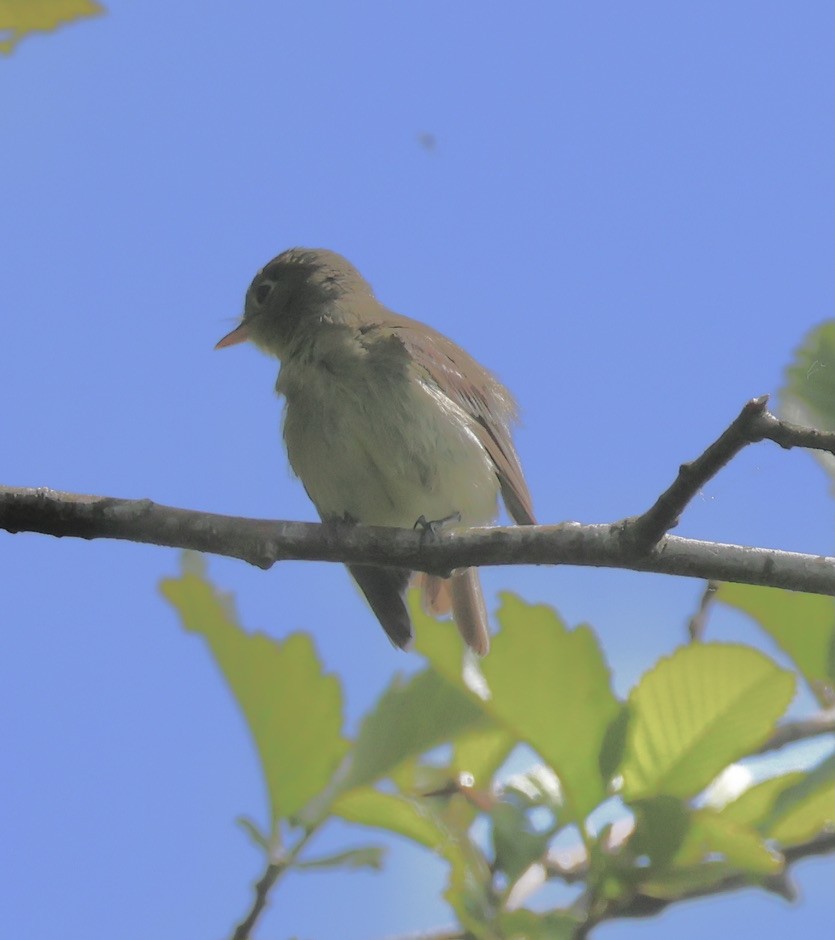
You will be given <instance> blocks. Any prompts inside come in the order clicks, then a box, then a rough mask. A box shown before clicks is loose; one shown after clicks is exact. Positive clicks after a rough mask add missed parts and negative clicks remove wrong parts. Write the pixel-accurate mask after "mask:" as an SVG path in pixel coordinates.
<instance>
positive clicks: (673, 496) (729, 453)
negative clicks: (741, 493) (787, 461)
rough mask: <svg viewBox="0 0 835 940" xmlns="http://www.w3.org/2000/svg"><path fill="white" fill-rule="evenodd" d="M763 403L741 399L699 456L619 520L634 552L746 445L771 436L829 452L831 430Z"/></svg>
mask: <svg viewBox="0 0 835 940" xmlns="http://www.w3.org/2000/svg"><path fill="white" fill-rule="evenodd" d="M767 404H768V395H761V396H760V397H759V398H752V399H751V401H749V402H747V403H746V404H745V406H744V407H743V409H742V411H741V412H740V413H739V415H738V416H737V418H736V419H735V420H734V421H733V422H732V423H731V425H730V426H729V427H728V428H727V430H726V431H724V432H723V433H722V434H721V435H720V436H719V437H718V438H717V439H716V440H715V441H714V442H713V443H712V444H711V445H710V447H708V448H707V450H705V452H704V453H703V454H702V455H701V456H700V457H697V458H696V459H695V460H693V461H691V462H690V463H685V464H682V465H681V467H680V469H679V472H678V476H677V477H676V479H675V480H674V481H673V483H672V484H671V485H670V486H669V487H668V489H667V490H665V492H663V493H662V494H661V496H659V497H658V499H657V500H656V502H655V504H654V505H653V506H652V507H651V508H650V509H648V510H647V511H646V512H645V513H643V514H642V515H640V516H635V517H633V518H631V519H627V520H626V521H625V522H624V526H623V538H624V540H625V541H627V542H628V543H629V544H630V545H631V546H632V548H633V550H634V551H636V552H639V553H641V552H649V551H650V550H651V549H652V548H653V546H655V545H657V544H658V542H659V541H660V540H661V538H662V537H663V535H664V533H665V532H669V531H670V529H674V528H675V527H676V526H677V525H678V521H679V518H680V517H681V514H682V512H684V509H685V508H686V506H687V505H688V504H689V503H690V501H691V500H692V499H693V497H694V496H695V495H696V494H697V493H698V492H699V491H700V490H701V489H702V487H704V485H705V484H706V483H707V482H708V480H710V479H712V478H713V477H714V476H716V474H717V473H718V472H719V471H720V470H721V469H722V468H723V467H724V466H725V465H726V464H727V463H728V462H729V461H731V460H732V459H733V458H734V457H735V456H736V455H737V454H738V453H739V452H740V451H741V450H742V449H743V448H744V447H747V446H748V445H749V444H754V443H756V442H757V441H762V440H771V441H774V442H775V443H776V444H779V445H780V446H781V447H785V448H791V447H807V448H811V449H812V450H824V451H828V452H829V453H831V454H835V434H833V433H829V432H825V431H817V430H815V429H814V428H805V427H800V426H799V425H796V424H790V423H789V422H787V421H781V420H780V419H779V418H777V417H775V416H774V415H773V414H771V413H770V412H769V411H766V405H767Z"/></svg>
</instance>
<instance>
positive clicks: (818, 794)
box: [764, 754, 835, 845]
mask: <svg viewBox="0 0 835 940" xmlns="http://www.w3.org/2000/svg"><path fill="white" fill-rule="evenodd" d="M764 825H765V828H766V832H767V834H768V835H769V836H770V837H771V838H772V839H776V840H777V841H778V842H780V843H781V844H783V845H794V844H797V843H798V842H805V841H806V840H807V839H811V838H812V837H813V836H816V835H818V834H819V833H820V832H823V831H824V830H825V829H832V828H833V827H835V754H831V755H830V756H829V757H827V758H826V760H824V761H822V762H821V763H820V764H818V766H817V767H815V768H813V769H812V770H811V771H809V772H807V773H805V774H803V775H802V777H801V779H800V780H798V781H796V782H795V783H792V784H791V785H790V786H788V787H786V788H785V789H784V790H783V791H782V792H781V793H780V794H779V795H778V796H777V799H776V800H775V801H774V805H773V807H772V809H771V813H770V814H769V816H768V818H767V819H766V821H765V823H764Z"/></svg>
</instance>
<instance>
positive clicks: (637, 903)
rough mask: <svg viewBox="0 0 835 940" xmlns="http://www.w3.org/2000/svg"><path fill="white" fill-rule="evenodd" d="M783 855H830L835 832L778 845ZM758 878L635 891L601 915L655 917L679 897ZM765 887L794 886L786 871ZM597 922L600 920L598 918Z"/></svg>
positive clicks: (789, 858) (721, 890) (786, 889)
mask: <svg viewBox="0 0 835 940" xmlns="http://www.w3.org/2000/svg"><path fill="white" fill-rule="evenodd" d="M781 852H782V854H783V857H784V858H785V859H786V865H787V866H789V865H791V864H792V863H794V862H797V861H799V860H800V859H803V858H811V857H813V856H815V855H829V854H831V853H832V852H835V832H823V833H820V834H819V835H817V836H815V837H814V838H813V839H810V840H809V841H808V842H802V843H800V845H792V846H789V847H787V848H784V849H781ZM758 883H759V882H758V881H756V880H752V878H751V877H750V876H748V875H743V874H740V875H729V876H728V877H727V878H725V879H724V880H722V881H720V882H719V883H718V884H714V885H711V886H710V887H704V888H696V889H694V890H693V891H691V892H689V893H687V894H684V895H681V896H679V897H677V898H672V899H668V898H654V897H649V896H647V895H643V894H638V895H636V896H635V897H633V898H632V899H631V900H630V901H628V902H627V903H626V904H625V905H622V906H616V905H613V906H612V907H611V908H609V909H608V910H607V912H606V914H605V915H604V917H603V918H601V919H605V920H611V919H613V918H619V917H654V916H655V915H656V914H660V913H661V911H663V910H664V909H665V908H667V907H669V906H670V905H671V904H677V903H679V902H680V901H687V900H694V899H696V898H701V897H714V896H715V895H717V894H727V893H728V892H730V891H738V890H739V889H740V888H750V887H752V886H756V885H757V884H758ZM765 887H768V888H769V889H770V890H772V891H774V892H776V893H778V894H782V895H783V896H784V897H785V896H788V897H791V896H793V893H794V889H793V887H792V885H791V883H790V882H789V881H788V880H787V877H786V874H785V873H783V874H781V875H777V876H776V877H775V878H774V879H771V880H769V881H766V882H765ZM598 923H599V921H598Z"/></svg>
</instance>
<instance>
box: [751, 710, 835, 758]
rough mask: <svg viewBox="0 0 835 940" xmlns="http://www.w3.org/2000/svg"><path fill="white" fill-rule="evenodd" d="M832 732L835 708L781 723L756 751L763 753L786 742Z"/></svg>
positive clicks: (792, 742) (833, 730)
mask: <svg viewBox="0 0 835 940" xmlns="http://www.w3.org/2000/svg"><path fill="white" fill-rule="evenodd" d="M833 733H835V709H827V710H826V711H822V712H818V714H817V715H812V716H811V717H810V718H801V719H800V720H798V721H787V722H785V723H783V724H782V725H780V726H779V727H778V728H777V729H776V730H775V732H774V734H772V735H771V737H770V738H769V739H768V740H767V741H766V742H765V744H763V745H762V746H761V747H760V748H759V749H758V750H757V751H756V753H757V754H765V753H767V752H768V751H776V750H778V749H779V748H781V747H785V746H786V745H787V744H794V743H795V741H805V740H807V739H808V738H816V737H819V736H820V735H822V734H833Z"/></svg>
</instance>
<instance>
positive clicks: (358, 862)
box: [293, 845, 385, 871]
mask: <svg viewBox="0 0 835 940" xmlns="http://www.w3.org/2000/svg"><path fill="white" fill-rule="evenodd" d="M384 854H385V849H384V848H382V847H381V846H378V845H368V846H366V847H365V848H362V849H348V850H347V851H345V852H336V853H334V854H333V855H320V856H319V858H312V859H309V860H306V861H304V862H295V863H294V865H293V868H296V869H315V868H320V869H321V868H373V869H374V870H375V871H381V870H382V867H383V855H384Z"/></svg>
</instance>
